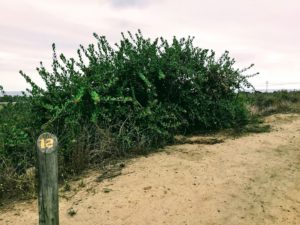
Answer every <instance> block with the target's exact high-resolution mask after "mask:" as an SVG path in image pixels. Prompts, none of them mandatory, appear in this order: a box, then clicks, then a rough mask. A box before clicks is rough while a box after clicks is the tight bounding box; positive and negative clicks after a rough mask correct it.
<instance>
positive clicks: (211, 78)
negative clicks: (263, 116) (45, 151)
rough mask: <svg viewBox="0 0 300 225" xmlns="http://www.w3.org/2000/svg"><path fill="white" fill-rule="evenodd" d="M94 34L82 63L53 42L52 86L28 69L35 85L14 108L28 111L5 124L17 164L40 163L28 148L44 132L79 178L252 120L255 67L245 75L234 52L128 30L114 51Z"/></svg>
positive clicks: (0, 136)
mask: <svg viewBox="0 0 300 225" xmlns="http://www.w3.org/2000/svg"><path fill="white" fill-rule="evenodd" d="M94 36H95V38H96V41H97V43H96V44H90V45H89V46H88V47H87V48H85V47H83V46H80V49H78V51H77V53H78V59H77V60H75V59H73V58H70V59H68V58H66V57H65V56H64V55H63V54H60V55H58V54H57V51H56V48H55V45H53V63H52V69H51V70H48V69H46V68H45V67H44V65H43V64H42V63H41V64H40V67H39V68H37V70H38V73H39V75H40V77H41V78H42V79H43V81H44V83H45V88H42V87H40V86H38V85H37V84H35V83H34V82H33V81H32V80H31V78H30V76H28V75H26V74H25V73H23V72H22V71H21V75H22V76H23V77H24V78H25V79H26V81H27V82H28V83H29V84H30V86H31V88H30V89H28V90H27V91H28V93H29V94H28V96H27V97H25V98H23V99H22V100H20V102H19V103H17V104H16V105H14V106H11V107H19V108H20V110H24V112H25V111H26V112H29V113H26V114H23V115H22V116H20V117H19V118H21V121H20V120H18V119H17V120H16V121H17V123H16V124H14V125H13V126H12V127H10V128H9V129H7V126H10V125H9V123H8V122H7V121H6V122H2V121H1V122H0V127H1V128H0V132H2V133H0V142H1V144H0V148H2V149H1V150H0V152H1V153H0V154H2V155H4V156H5V157H6V158H10V161H11V163H12V164H13V165H14V166H17V165H18V164H19V163H20V162H22V159H20V158H18V157H19V156H20V155H22V156H24V157H25V158H26V160H28V161H30V162H31V163H29V164H30V165H33V159H32V158H33V155H32V152H31V153H28V152H26V149H28V150H29V151H33V150H32V149H31V148H29V147H28V145H30V146H34V140H35V139H36V138H37V136H38V134H39V133H41V132H43V131H48V132H53V133H55V134H56V135H57V136H58V138H59V140H60V151H59V152H60V165H61V166H63V168H64V169H61V170H60V171H61V172H66V173H77V172H80V171H81V170H82V169H84V168H85V167H87V166H88V165H89V163H98V162H102V161H103V160H104V159H107V158H111V157H118V156H124V155H126V154H136V153H142V152H145V151H148V150H149V149H151V148H156V147H159V146H162V145H164V144H166V143H169V142H171V141H172V139H173V137H174V135H175V134H178V133H182V134H185V133H191V132H203V131H210V130H217V129H222V128H228V127H233V126H242V125H244V124H246V123H247V121H248V112H247V110H246V107H245V104H244V100H243V99H242V98H240V96H239V90H241V89H243V87H245V86H246V87H249V86H251V85H250V84H249V83H248V81H247V76H244V75H243V73H244V72H245V71H247V70H248V69H249V68H251V67H252V66H253V65H251V66H250V67H248V68H245V69H242V70H239V69H237V68H235V67H234V63H235V61H234V60H233V59H232V58H230V57H229V53H228V52H225V53H224V54H223V55H221V57H219V58H217V57H216V55H215V52H214V51H211V50H207V49H201V48H198V47H195V46H194V45H193V38H191V37H188V38H187V39H184V38H182V39H179V40H178V39H177V38H175V37H174V38H173V40H172V41H171V42H168V41H167V40H166V39H164V38H157V39H155V40H150V39H148V38H144V37H143V35H142V33H141V32H140V31H139V32H138V33H137V34H135V35H132V34H131V33H130V32H128V35H127V36H126V35H124V34H122V39H121V41H120V42H119V43H118V44H115V46H111V45H110V44H109V42H108V41H107V40H106V38H105V37H103V36H98V35H97V34H94ZM24 106H25V107H24ZM22 107H23V109H22ZM6 110H9V109H8V108H7V109H6ZM5 112H6V111H5V110H4V111H0V113H1V114H2V115H1V116H2V117H3V115H4V114H3V113H5ZM16 112H19V111H16ZM19 113H20V112H19ZM16 116H17V115H16ZM5 117H7V118H9V119H6V120H14V119H15V118H13V117H14V115H13V114H12V115H5ZM23 117H26V118H23ZM15 138H17V139H18V140H15ZM19 138H20V139H19ZM8 142H13V146H10V145H9V143H8ZM3 143H4V144H3ZM15 145H17V146H15ZM1 146H2V147H1ZM11 148H13V149H14V150H11ZM23 151H24V152H23ZM12 152H14V153H12ZM10 153H11V154H10ZM15 154H17V157H15Z"/></svg>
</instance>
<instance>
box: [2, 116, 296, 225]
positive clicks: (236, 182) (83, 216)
mask: <svg viewBox="0 0 300 225" xmlns="http://www.w3.org/2000/svg"><path fill="white" fill-rule="evenodd" d="M266 122H267V123H270V124H271V125H272V131H271V132H270V133H261V134H251V135H247V136H244V137H240V138H236V139H234V138H225V141H224V142H223V143H218V144H213V145H212V144H210V145H209V144H199V143H198V144H182V145H175V146H169V147H167V148H166V149H165V150H164V151H162V152H158V153H154V154H151V155H150V156H148V157H140V158H136V159H133V160H130V161H129V162H127V163H126V166H125V168H124V169H123V171H122V175H121V176H118V177H115V178H113V179H110V180H105V181H103V182H96V181H95V180H96V177H97V176H99V173H97V172H95V171H91V172H89V173H88V174H87V175H86V176H85V177H83V178H82V179H81V180H80V181H74V182H72V183H71V191H67V192H66V191H64V192H63V191H62V192H61V194H60V195H61V198H60V221H61V224H63V225H69V224H70V225H71V224H72V225H77V224H78V225H79V224H80V225H96V224H103V225H104V224H105V225H106V224H107V225H108V224H110V225H121V224H122V225H125V224H126V225H135V224H136V225H144V224H145V225H152V224H153V225H154V224H155V225H160V224H170V225H177V224H178V225H179V224H180V225H185V224H188V225H202V224H203V225H217V224H218V225H227V224H228V225H243V224H247V225H252V224H259V225H262V224H272V225H274V224H283V225H289V224H295V225H296V224H300V116H299V115H274V116H271V117H268V118H266ZM197 138H198V139H199V138H200V139H201V138H203V137H194V139H197ZM215 138H220V137H215ZM70 208H71V211H73V212H74V213H76V214H75V215H73V216H70V214H69V213H68V210H69V211H70ZM37 221H38V217H37V203H36V201H35V200H34V201H30V202H24V203H16V204H14V205H12V206H10V207H8V208H6V209H2V210H1V211H0V224H4V225H6V224H7V225H8V224H17V225H21V224H22V225H33V224H38V222H37Z"/></svg>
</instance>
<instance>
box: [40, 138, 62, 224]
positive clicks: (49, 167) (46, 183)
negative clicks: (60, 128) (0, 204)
mask: <svg viewBox="0 0 300 225" xmlns="http://www.w3.org/2000/svg"><path fill="white" fill-rule="evenodd" d="M57 145H58V141H57V138H56V136H55V135H53V134H50V133H44V134H41V135H40V136H39V138H38V141H37V147H38V173H39V183H38V189H39V194H38V205H39V225H59V210H58V163H57Z"/></svg>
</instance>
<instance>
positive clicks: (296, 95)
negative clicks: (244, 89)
mask: <svg viewBox="0 0 300 225" xmlns="http://www.w3.org/2000/svg"><path fill="white" fill-rule="evenodd" d="M245 95H246V97H247V99H248V101H249V105H250V106H251V111H252V112H254V113H256V114H260V115H264V116H266V115H270V114H273V113H300V91H275V92H272V93H262V92H255V93H245Z"/></svg>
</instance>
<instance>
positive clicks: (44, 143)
mask: <svg viewBox="0 0 300 225" xmlns="http://www.w3.org/2000/svg"><path fill="white" fill-rule="evenodd" d="M57 145H58V141H57V137H56V136H55V135H54V134H51V133H48V132H46V133H43V134H41V135H40V136H39V138H38V140H37V147H38V149H39V151H41V152H43V153H51V152H53V151H55V150H56V148H57Z"/></svg>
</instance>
